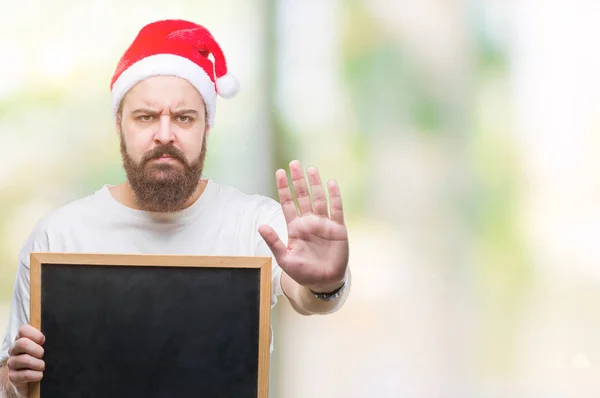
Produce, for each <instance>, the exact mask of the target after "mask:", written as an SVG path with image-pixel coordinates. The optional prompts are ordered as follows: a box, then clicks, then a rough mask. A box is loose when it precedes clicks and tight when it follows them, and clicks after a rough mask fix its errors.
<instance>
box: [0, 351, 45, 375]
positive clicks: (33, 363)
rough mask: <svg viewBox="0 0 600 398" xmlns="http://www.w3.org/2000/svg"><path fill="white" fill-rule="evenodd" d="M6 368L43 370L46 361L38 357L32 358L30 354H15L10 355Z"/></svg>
mask: <svg viewBox="0 0 600 398" xmlns="http://www.w3.org/2000/svg"><path fill="white" fill-rule="evenodd" d="M7 365H8V368H9V369H10V370H27V369H31V370H38V371H40V372H41V371H43V370H44V369H45V367H46V363H45V362H44V361H43V360H41V359H38V358H34V357H32V356H31V355H27V354H23V355H17V356H11V357H10V358H9V359H8V361H7Z"/></svg>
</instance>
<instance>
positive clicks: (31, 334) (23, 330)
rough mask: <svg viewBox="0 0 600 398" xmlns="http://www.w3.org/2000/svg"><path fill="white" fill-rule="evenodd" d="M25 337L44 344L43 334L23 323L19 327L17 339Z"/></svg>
mask: <svg viewBox="0 0 600 398" xmlns="http://www.w3.org/2000/svg"><path fill="white" fill-rule="evenodd" d="M21 337H25V338H28V339H29V340H31V341H33V342H34V343H37V344H40V345H41V344H44V341H45V340H46V338H45V336H44V334H43V333H42V332H40V331H39V330H38V329H36V328H34V327H33V326H31V325H23V326H21V327H20V328H19V333H18V334H17V339H19V338H21Z"/></svg>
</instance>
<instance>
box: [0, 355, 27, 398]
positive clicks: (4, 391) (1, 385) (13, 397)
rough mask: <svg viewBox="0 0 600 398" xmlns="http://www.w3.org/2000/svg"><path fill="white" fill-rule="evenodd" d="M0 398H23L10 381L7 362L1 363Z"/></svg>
mask: <svg viewBox="0 0 600 398" xmlns="http://www.w3.org/2000/svg"><path fill="white" fill-rule="evenodd" d="M0 398H22V397H21V396H20V395H19V394H18V393H17V390H16V389H15V388H14V386H13V385H12V383H11V382H10V380H9V379H8V365H7V364H6V361H3V362H2V363H0Z"/></svg>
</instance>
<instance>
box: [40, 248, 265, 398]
mask: <svg viewBox="0 0 600 398" xmlns="http://www.w3.org/2000/svg"><path fill="white" fill-rule="evenodd" d="M30 277H31V279H30V281H31V324H32V325H33V326H34V327H36V328H38V329H40V330H41V331H42V333H43V334H44V335H45V337H46V341H45V343H44V350H45V351H44V361H45V362H46V369H45V371H44V377H43V379H42V380H41V382H39V383H34V384H32V386H31V391H30V397H32V398H58V397H60V398H70V397H73V398H75V397H87V398H96V397H103V398H104V397H143V398H154V397H156V398H159V397H161V398H162V397H165V398H166V397H188V396H189V397H203V398H217V397H218V398H228V397H235V398H267V393H268V373H269V344H270V328H269V326H270V305H271V259H270V258H267V257H216V256H162V255H141V254H140V255H137V254H133V255H120V254H114V255H113V254H81V253H31V275H30Z"/></svg>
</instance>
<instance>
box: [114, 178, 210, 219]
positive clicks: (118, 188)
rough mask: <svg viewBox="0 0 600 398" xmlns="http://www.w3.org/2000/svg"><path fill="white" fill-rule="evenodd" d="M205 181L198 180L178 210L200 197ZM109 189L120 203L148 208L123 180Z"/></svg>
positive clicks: (130, 206) (206, 181) (133, 207)
mask: <svg viewBox="0 0 600 398" xmlns="http://www.w3.org/2000/svg"><path fill="white" fill-rule="evenodd" d="M207 183H208V180H204V179H202V180H200V183H199V184H198V186H197V187H196V190H195V191H194V193H193V195H192V196H190V198H189V199H188V200H187V201H186V203H185V205H184V206H183V207H182V208H181V209H179V210H184V209H186V208H188V207H190V206H191V205H193V204H194V203H195V202H196V201H197V200H198V199H199V198H200V196H201V195H202V192H204V189H205V188H206V184H207ZM109 191H110V193H111V195H112V196H113V197H114V198H115V200H116V201H117V202H119V203H121V204H122V205H124V206H127V207H129V208H131V209H134V210H143V211H148V209H145V208H144V207H143V206H140V204H139V202H138V201H137V199H136V197H135V193H134V192H133V189H131V186H130V185H129V183H128V182H124V183H122V184H119V185H115V186H113V187H110V188H109Z"/></svg>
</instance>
